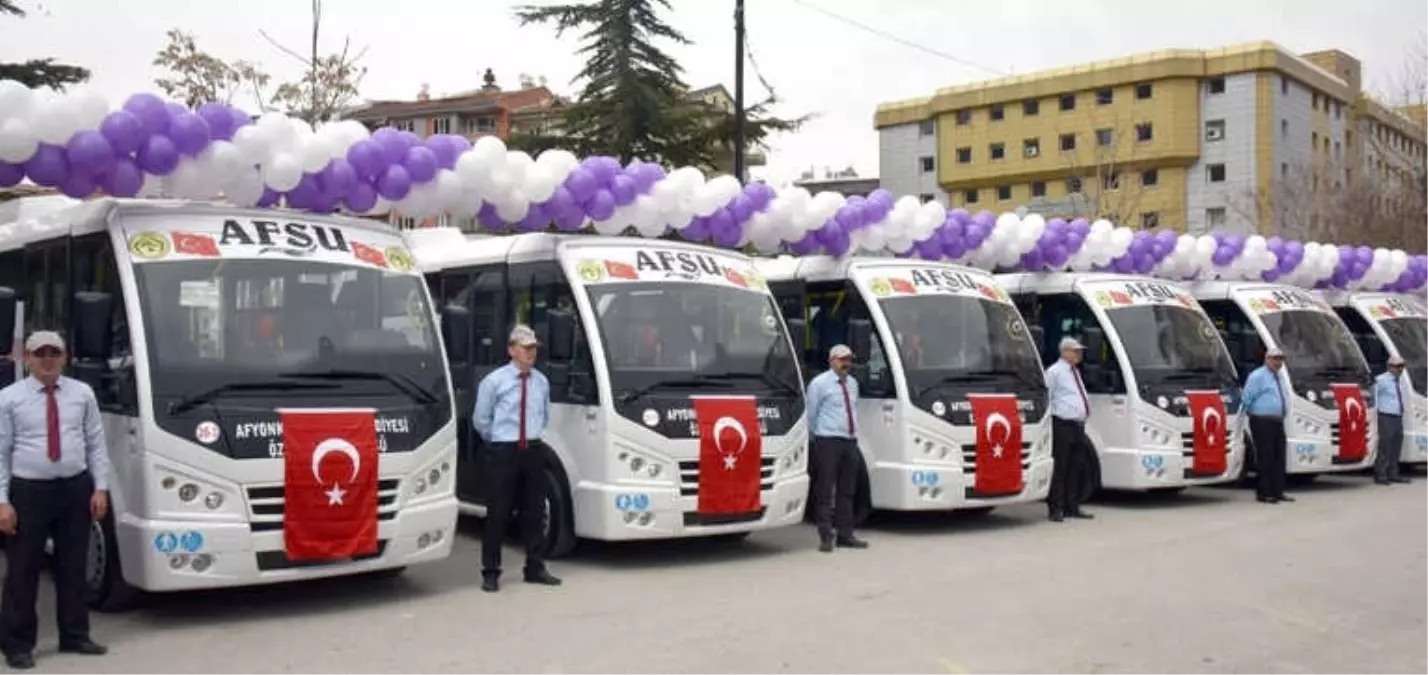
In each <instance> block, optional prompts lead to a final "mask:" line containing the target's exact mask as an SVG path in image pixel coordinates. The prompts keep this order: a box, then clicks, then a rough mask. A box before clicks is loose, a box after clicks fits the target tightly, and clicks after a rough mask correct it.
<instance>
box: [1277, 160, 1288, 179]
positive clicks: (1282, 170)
mask: <svg viewBox="0 0 1428 675" xmlns="http://www.w3.org/2000/svg"><path fill="white" fill-rule="evenodd" d="M1279 177H1280V178H1288V177H1289V162H1280V163H1279Z"/></svg>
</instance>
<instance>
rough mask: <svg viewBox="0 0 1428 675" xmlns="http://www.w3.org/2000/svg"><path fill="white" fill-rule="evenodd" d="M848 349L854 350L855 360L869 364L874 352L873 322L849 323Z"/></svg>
mask: <svg viewBox="0 0 1428 675" xmlns="http://www.w3.org/2000/svg"><path fill="white" fill-rule="evenodd" d="M848 349H851V350H853V360H855V361H858V362H860V363H867V361H868V359H869V358H870V357H871V355H872V352H873V322H872V321H869V320H867V319H850V320H849V321H848Z"/></svg>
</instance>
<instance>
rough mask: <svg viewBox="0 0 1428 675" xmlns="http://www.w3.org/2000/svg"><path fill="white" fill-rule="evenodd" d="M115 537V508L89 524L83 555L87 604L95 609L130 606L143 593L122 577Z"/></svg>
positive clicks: (121, 609) (117, 609) (119, 609)
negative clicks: (86, 544)
mask: <svg viewBox="0 0 1428 675" xmlns="http://www.w3.org/2000/svg"><path fill="white" fill-rule="evenodd" d="M117 542H118V538H117V537H115V536H114V512H113V511H110V512H109V513H108V514H106V515H105V516H104V519H103V520H100V521H95V522H94V524H93V525H92V526H91V528H90V534H89V548H88V551H87V555H86V556H85V575H84V577H85V585H86V588H85V594H86V599H87V600H88V601H89V606H90V607H91V608H92V609H94V610H95V611H98V612H106V613H117V612H125V611H128V610H130V609H133V608H134V606H135V605H137V604H138V601H139V599H140V597H141V596H142V594H141V593H140V592H139V589H137V588H134V587H133V586H130V585H129V582H127V581H125V580H124V570H123V568H122V566H121V563H120V562H119V545H118V543H117Z"/></svg>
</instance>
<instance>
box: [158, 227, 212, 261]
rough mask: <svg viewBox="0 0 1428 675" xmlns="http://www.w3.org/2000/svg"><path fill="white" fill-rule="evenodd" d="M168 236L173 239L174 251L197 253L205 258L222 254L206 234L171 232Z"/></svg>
mask: <svg viewBox="0 0 1428 675" xmlns="http://www.w3.org/2000/svg"><path fill="white" fill-rule="evenodd" d="M169 237H170V238H171V239H173V240H174V251H175V252H177V253H182V254H184V255H199V256H203V257H205V258H217V257H218V256H220V255H222V254H221V253H220V252H219V251H218V243H217V242H215V241H213V237H210V236H208V235H206V234H189V233H187V232H171V233H169Z"/></svg>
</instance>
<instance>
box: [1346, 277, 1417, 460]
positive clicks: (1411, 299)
mask: <svg viewBox="0 0 1428 675" xmlns="http://www.w3.org/2000/svg"><path fill="white" fill-rule="evenodd" d="M1322 295H1323V296H1324V299H1325V300H1326V301H1327V302H1328V303H1329V305H1330V306H1331V307H1333V308H1334V311H1335V312H1336V313H1338V315H1339V318H1340V319H1343V320H1344V324H1345V325H1347V326H1348V327H1349V331H1350V332H1351V333H1353V334H1354V339H1355V340H1356V341H1357V342H1358V344H1359V348H1360V349H1361V350H1362V351H1363V355H1364V358H1365V359H1366V360H1367V361H1368V363H1369V372H1371V373H1373V374H1374V375H1377V374H1379V373H1382V372H1384V371H1385V370H1387V369H1388V358H1389V357H1390V356H1397V357H1398V358H1401V359H1403V362H1404V373H1406V374H1407V375H1408V380H1409V386H1408V387H1407V388H1405V389H1404V391H1403V398H1404V401H1403V409H1404V418H1403V452H1402V453H1401V454H1400V455H1399V461H1400V462H1403V463H1405V464H1424V463H1428V310H1425V302H1424V299H1423V297H1422V296H1414V295H1409V294H1406V293H1381V292H1369V291H1356V292H1347V291H1325V292H1323V293H1322Z"/></svg>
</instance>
